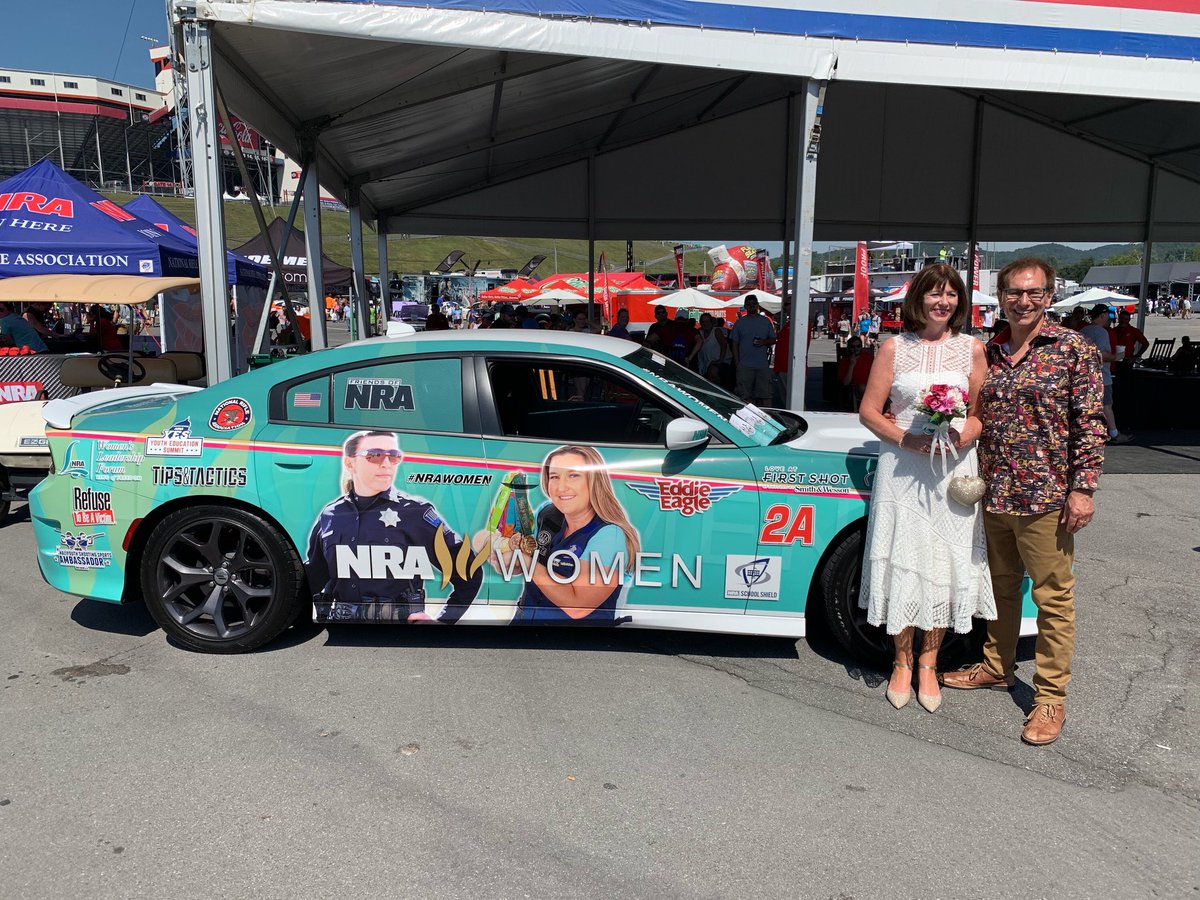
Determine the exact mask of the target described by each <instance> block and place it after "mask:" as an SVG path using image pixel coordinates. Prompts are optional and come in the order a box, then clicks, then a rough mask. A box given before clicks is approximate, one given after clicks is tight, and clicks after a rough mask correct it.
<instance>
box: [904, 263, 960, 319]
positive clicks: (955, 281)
mask: <svg viewBox="0 0 1200 900" xmlns="http://www.w3.org/2000/svg"><path fill="white" fill-rule="evenodd" d="M945 287H949V288H950V289H951V290H953V291H954V292H955V293H957V294H958V307H957V308H956V309H955V310H954V314H953V315H952V316H950V331H951V332H953V333H954V334H958V333H959V332H960V331H962V327H963V325H964V324H966V321H967V315H968V314H969V313H970V311H971V297H970V295H969V294H968V293H967V286H966V285H965V284H963V280H962V276H961V275H959V274H958V270H957V269H955V268H954V267H953V266H948V265H946V264H945V263H934V264H933V265H931V266H926V267H925V268H924V269H922V270H921V271H920V272H918V273H917V277H916V278H914V279H913V280H912V284H910V285H909V286H908V293H907V294H905V295H904V305H903V306H902V307H900V322H901V324H902V325H903V327H904V330H905V331H920V330H921V329H922V328H924V327H925V326H926V325H927V324H928V321H927V320H926V318H925V295H926V294H928V293H929V292H930V291H933V290H937V289H938V288H945Z"/></svg>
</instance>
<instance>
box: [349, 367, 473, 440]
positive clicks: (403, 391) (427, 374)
mask: <svg viewBox="0 0 1200 900" xmlns="http://www.w3.org/2000/svg"><path fill="white" fill-rule="evenodd" d="M332 381H333V389H332V395H331V398H330V402H331V404H332V406H333V423H334V424H335V425H347V426H350V427H352V428H388V429H391V430H393V431H442V432H450V433H459V432H461V431H462V430H463V405H462V362H461V361H460V360H459V359H414V360H392V361H388V362H379V363H373V364H371V365H367V366H359V367H357V368H354V369H343V370H341V371H338V372H334V373H333V379H332Z"/></svg>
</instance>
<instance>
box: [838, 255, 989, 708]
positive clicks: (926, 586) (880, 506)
mask: <svg viewBox="0 0 1200 900" xmlns="http://www.w3.org/2000/svg"><path fill="white" fill-rule="evenodd" d="M968 296H969V295H968V294H967V291H966V288H965V286H964V285H963V282H962V278H960V277H959V274H958V272H957V271H955V270H954V269H953V268H952V267H951V266H948V265H945V264H942V263H938V264H935V265H932V266H929V267H927V268H925V269H923V270H922V271H921V272H920V273H918V275H917V277H916V278H914V279H913V282H912V286H911V287H910V288H909V291H908V293H907V294H906V295H905V298H904V305H903V308H902V310H901V322H902V327H903V330H902V331H901V333H900V334H899V335H897V336H896V337H895V338H893V339H891V340H888V341H885V342H884V343H883V345H882V346H881V347H880V348H879V351H878V355H877V357H876V359H875V364H874V366H873V367H872V368H871V375H870V378H869V379H868V381H867V389H866V393H865V394H864V396H863V400H862V405H861V407H860V408H859V418H860V419H861V420H862V423H863V424H864V425H865V426H866V427H867V428H869V429H871V431H873V432H874V433H875V434H876V435H878V437H879V439H880V442H881V447H880V453H879V467H878V469H877V470H876V473H875V481H874V483H873V485H872V488H871V514H870V518H869V520H868V524H867V548H866V553H865V556H864V559H863V572H862V588H861V590H860V596H859V602H860V604H861V605H862V606H864V607H865V608H866V609H867V618H868V620H869V621H870V622H871V624H873V625H882V626H886V628H887V632H888V634H890V635H893V640H894V643H895V650H896V656H895V662H894V663H893V668H892V675H891V679H890V680H889V682H888V688H887V699H888V701H889V702H890V703H891V704H892V705H893V706H895V707H896V708H897V709H899V708H900V707H902V706H904V705H905V704H907V703H908V701H909V698H910V697H911V695H912V676H913V633H914V629H919V630H920V631H922V632H923V634H924V637H923V640H922V642H921V651H920V655H919V656H917V658H916V663H917V669H916V671H917V701H918V702H919V703H920V704H921V706H922V707H924V708H925V709H926V710H928V711H929V712H935V711H936V710H937V708H938V706H940V705H941V702H942V697H941V688H940V687H939V685H938V681H937V655H938V649H939V648H940V647H941V643H942V637H943V635H944V634H945V632H946V629H947V628H953V629H954V630H955V631H956V632H959V633H966V632H969V631H970V630H971V625H972V622H971V620H972V618H974V617H980V618H985V619H994V618H995V617H996V602H995V599H994V597H993V595H992V581H991V574H990V573H989V571H988V565H987V552H986V546H985V544H984V536H983V517H982V514H981V513H980V510H979V506H978V505H977V504H973V505H971V506H966V505H964V504H962V503H960V502H958V501H957V500H954V499H952V498H951V497H949V496H948V495H947V488H948V486H949V483H950V480H951V479H952V478H954V477H955V476H956V475H968V476H969V475H978V474H979V463H978V460H977V459H976V455H975V446H974V445H975V440H976V439H977V438H978V437H979V433H980V431H981V430H982V427H983V426H982V423H981V422H980V419H979V415H978V413H979V409H978V406H977V403H978V396H979V389H980V388H981V387H982V386H983V381H984V378H985V376H986V375H987V359H986V356H985V354H984V349H983V344H982V343H981V342H980V341H978V340H976V339H975V338H973V337H971V336H970V335H967V334H962V333H960V332H961V329H962V326H963V324H964V323H965V322H966V321H967V316H968V315H969V314H970V311H971V305H970V301H969V300H968V299H967V297H968ZM935 384H950V385H956V386H958V387H961V388H964V389H966V391H967V392H968V397H969V406H970V408H969V409H968V411H967V415H966V417H965V418H961V419H955V420H953V421H952V422H951V423H950V425H951V427H950V431H949V435H948V436H949V439H950V441H951V443H952V444H953V446H954V448H955V449H956V450H957V452H958V458H957V459H955V458H954V456H953V454H951V453H945V454H942V453H938V452H935V453H934V454H933V455H932V456H931V455H930V449H931V446H932V445H933V443H934V439H933V433H932V432H933V429H932V427H931V426H930V421H929V416H928V415H926V414H924V413H919V412H917V411H916V409H915V406H916V405H917V404H918V403H919V402H920V400H921V398H922V397H923V396H924V395H925V393H926V392H927V390H928V388H929V387H930V386H932V385H935ZM889 400H890V401H891V409H890V411H888V412H885V409H886V407H887V403H888V401H889ZM943 463H945V465H944V466H943Z"/></svg>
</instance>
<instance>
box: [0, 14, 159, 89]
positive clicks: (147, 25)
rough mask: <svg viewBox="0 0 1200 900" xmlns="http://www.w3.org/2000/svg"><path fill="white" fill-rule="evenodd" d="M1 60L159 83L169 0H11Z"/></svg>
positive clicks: (0, 32)
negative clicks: (157, 63) (156, 50)
mask: <svg viewBox="0 0 1200 900" xmlns="http://www.w3.org/2000/svg"><path fill="white" fill-rule="evenodd" d="M3 6H4V27H3V28H0V64H3V65H5V66H7V67H9V68H13V69H34V70H36V71H40V72H62V73H64V74H70V75H91V76H93V77H97V78H111V79H113V80H114V81H124V82H126V83H128V84H133V85H137V86H139V87H154V67H153V66H152V65H151V64H150V57H149V50H150V47H151V46H153V45H152V44H151V43H150V42H149V41H143V40H142V39H141V36H142V35H146V36H147V37H152V38H156V39H157V41H158V42H159V43H163V44H165V43H166V41H167V12H166V8H167V7H166V2H165V0H5V2H4V3H3Z"/></svg>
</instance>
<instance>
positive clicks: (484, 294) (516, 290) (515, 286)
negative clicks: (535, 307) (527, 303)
mask: <svg viewBox="0 0 1200 900" xmlns="http://www.w3.org/2000/svg"><path fill="white" fill-rule="evenodd" d="M535 293H536V289H535V288H534V286H533V285H532V284H531V283H529V282H528V281H526V280H525V279H523V278H514V279H513V280H512V281H509V282H506V283H505V284H502V285H500V286H499V287H494V288H489V289H488V290H486V291H480V292H479V299H480V301H481V302H483V303H516V302H517V301H519V300H524V299H525V298H526V297H530V296H532V295H533V294H535Z"/></svg>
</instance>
